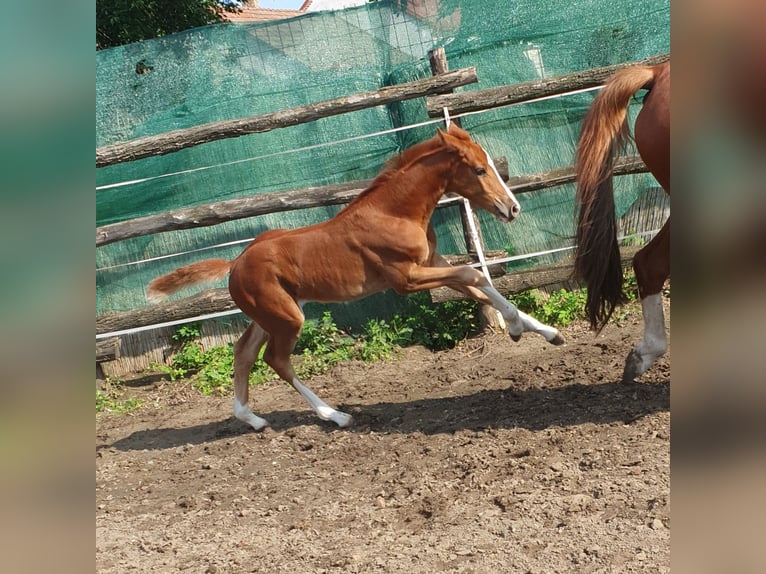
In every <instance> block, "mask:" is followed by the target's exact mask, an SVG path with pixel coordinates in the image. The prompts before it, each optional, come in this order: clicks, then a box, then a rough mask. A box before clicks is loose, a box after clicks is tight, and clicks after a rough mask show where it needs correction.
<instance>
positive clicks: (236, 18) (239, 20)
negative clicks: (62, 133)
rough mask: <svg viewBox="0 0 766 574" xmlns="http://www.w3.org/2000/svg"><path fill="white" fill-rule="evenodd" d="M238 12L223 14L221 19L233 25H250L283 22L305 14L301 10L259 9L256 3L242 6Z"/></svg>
mask: <svg viewBox="0 0 766 574" xmlns="http://www.w3.org/2000/svg"><path fill="white" fill-rule="evenodd" d="M240 10H241V11H240V12H224V14H223V17H224V19H225V20H228V21H229V22H233V23H235V24H252V23H254V22H270V21H272V20H284V19H285V18H294V17H296V16H300V15H301V14H305V12H303V11H302V10H272V9H270V8H261V7H260V6H258V3H257V2H256V3H254V5H247V4H243V5H242V6H241V8H240Z"/></svg>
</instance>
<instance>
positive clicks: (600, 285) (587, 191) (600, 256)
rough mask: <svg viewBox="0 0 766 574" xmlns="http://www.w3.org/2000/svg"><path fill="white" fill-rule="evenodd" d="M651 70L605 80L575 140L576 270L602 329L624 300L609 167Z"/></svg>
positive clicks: (627, 131)
mask: <svg viewBox="0 0 766 574" xmlns="http://www.w3.org/2000/svg"><path fill="white" fill-rule="evenodd" d="M654 75H655V69H654V68H653V67H650V66H635V67H631V68H626V69H624V70H621V71H619V72H617V73H616V74H615V75H613V76H612V77H611V78H609V80H607V82H606V85H605V87H604V89H603V90H602V91H601V93H599V94H598V96H596V98H595V100H594V102H593V104H592V105H591V107H590V109H589V110H588V112H587V114H586V115H585V118H584V120H583V125H582V129H581V132H580V139H579V141H578V143H577V156H576V170H577V196H576V199H577V205H578V207H579V217H578V223H577V240H576V245H577V247H576V251H575V264H574V274H575V277H577V278H580V279H582V280H584V282H585V284H586V286H587V298H586V303H585V312H586V315H587V317H588V320H589V321H590V325H591V328H593V329H594V330H597V331H600V330H601V329H603V327H604V325H606V323H607V321H609V318H610V317H611V316H612V313H613V312H614V310H615V308H616V307H617V306H618V305H621V304H623V303H625V301H626V298H625V295H624V293H623V290H622V283H623V277H622V265H621V262H620V249H619V246H618V245H617V223H616V221H615V213H614V194H613V189H612V170H613V168H614V161H615V151H616V150H617V149H618V148H622V147H624V146H625V144H626V143H627V142H628V141H629V140H631V135H630V128H629V127H628V123H627V111H628V105H629V104H630V99H631V98H632V97H633V95H634V94H635V93H636V92H637V91H638V90H639V89H641V88H645V89H650V88H651V85H652V83H653V79H654Z"/></svg>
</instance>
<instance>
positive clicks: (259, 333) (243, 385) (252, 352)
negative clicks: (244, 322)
mask: <svg viewBox="0 0 766 574" xmlns="http://www.w3.org/2000/svg"><path fill="white" fill-rule="evenodd" d="M268 338H269V335H268V333H266V331H264V330H263V329H261V327H260V325H258V323H250V326H249V327H248V328H247V329H245V332H244V333H242V336H241V337H240V338H239V340H238V341H237V343H236V344H235V345H234V416H235V417H236V418H238V419H239V420H241V421H242V422H243V423H246V424H249V425H250V426H251V427H253V428H254V429H255V430H257V431H259V430H261V429H263V428H264V427H266V426H268V425H269V423H268V422H267V421H266V419H262V418H261V417H259V416H257V415H255V414H253V411H251V410H250V407H249V406H248V404H247V403H248V398H249V379H250V370H251V369H252V368H253V364H254V363H255V361H256V359H258V353H259V352H260V350H261V347H263V344H264V343H265V342H266V341H267V340H268Z"/></svg>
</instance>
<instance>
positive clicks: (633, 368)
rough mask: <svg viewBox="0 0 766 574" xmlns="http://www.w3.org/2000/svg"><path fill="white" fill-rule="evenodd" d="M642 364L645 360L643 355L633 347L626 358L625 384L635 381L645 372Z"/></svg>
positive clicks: (623, 375)
mask: <svg viewBox="0 0 766 574" xmlns="http://www.w3.org/2000/svg"><path fill="white" fill-rule="evenodd" d="M642 365H643V360H642V359H641V355H639V354H638V352H637V351H636V350H635V349H633V350H632V351H631V352H630V353H628V356H627V358H626V359H625V369H624V370H623V371H622V382H623V383H625V384H631V383H633V382H635V380H636V379H637V378H638V377H640V376H641V374H642V373H643V372H644V369H642Z"/></svg>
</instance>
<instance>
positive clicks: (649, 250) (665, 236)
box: [622, 219, 670, 383]
mask: <svg viewBox="0 0 766 574" xmlns="http://www.w3.org/2000/svg"><path fill="white" fill-rule="evenodd" d="M633 269H634V271H635V273H636V280H637V282H638V292H639V296H640V297H641V309H642V311H643V315H644V337H643V338H642V339H641V341H640V342H639V343H638V344H637V345H636V347H635V348H634V349H633V350H632V351H631V352H630V353H629V354H628V357H627V358H626V359H625V370H624V371H623V374H622V381H623V382H624V383H629V382H631V381H633V379H635V378H636V377H639V376H640V375H642V374H643V373H644V372H646V371H647V370H648V369H649V367H651V366H652V365H653V364H654V362H655V361H656V360H657V359H658V358H659V357H661V356H662V355H664V354H665V352H666V351H667V348H668V341H667V335H666V332H665V313H664V311H663V309H662V295H661V293H660V292H661V291H662V286H663V285H664V283H665V280H666V279H667V278H668V277H669V276H670V219H668V220H667V221H666V222H665V225H663V226H662V229H660V232H659V233H658V234H657V235H656V236H655V237H654V238H653V239H652V240H651V241H650V242H649V243H648V244H647V245H646V246H645V247H644V248H643V249H641V250H640V251H639V252H638V253H636V255H635V257H634V258H633Z"/></svg>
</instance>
